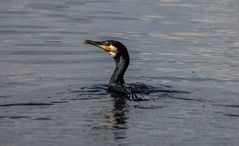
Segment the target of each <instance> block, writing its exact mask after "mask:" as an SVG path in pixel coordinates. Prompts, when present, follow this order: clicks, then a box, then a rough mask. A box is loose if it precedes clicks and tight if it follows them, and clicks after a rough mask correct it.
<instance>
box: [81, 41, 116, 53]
mask: <svg viewBox="0 0 239 146" xmlns="http://www.w3.org/2000/svg"><path fill="white" fill-rule="evenodd" d="M84 44H90V45H93V46H96V47H99V48H101V49H103V50H104V51H105V52H111V51H112V48H111V47H110V45H111V44H110V43H109V42H107V41H106V42H104V41H103V42H100V41H92V40H85V42H84Z"/></svg>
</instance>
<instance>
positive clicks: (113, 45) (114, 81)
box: [84, 40, 149, 97]
mask: <svg viewBox="0 0 239 146" xmlns="http://www.w3.org/2000/svg"><path fill="white" fill-rule="evenodd" d="M84 43H85V44H91V45H93V46H96V47H99V48H101V49H103V50H104V51H105V52H107V53H108V54H109V55H111V56H112V57H113V59H114V60H115V69H114V72H113V74H112V75H111V78H110V81H109V84H108V92H110V93H111V94H112V95H114V96H131V97H135V96H136V94H149V88H148V87H147V86H146V85H145V84H141V83H136V84H126V83H125V81H124V74H125V71H126V70H127V68H128V66H129V63H130V57H129V53H128V50H127V48H126V47H125V46H124V45H123V44H122V43H120V42H118V41H114V40H107V41H92V40H85V42H84Z"/></svg>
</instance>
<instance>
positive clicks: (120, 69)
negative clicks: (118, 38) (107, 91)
mask: <svg viewBox="0 0 239 146" xmlns="http://www.w3.org/2000/svg"><path fill="white" fill-rule="evenodd" d="M114 60H115V70H114V72H113V74H112V76H111V78H110V82H109V85H112V84H114V83H116V84H124V83H125V82H124V73H125V71H126V69H127V68H128V65H129V60H130V59H129V55H128V52H127V54H125V55H123V56H116V57H115V58H114Z"/></svg>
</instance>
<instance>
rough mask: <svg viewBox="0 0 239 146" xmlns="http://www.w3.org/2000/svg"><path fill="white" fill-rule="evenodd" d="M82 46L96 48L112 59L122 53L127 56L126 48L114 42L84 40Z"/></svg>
mask: <svg viewBox="0 0 239 146" xmlns="http://www.w3.org/2000/svg"><path fill="white" fill-rule="evenodd" d="M84 44H90V45H93V46H96V47H98V48H101V49H103V50H104V51H105V52H106V53H108V54H109V55H110V56H111V57H113V58H115V57H116V56H119V55H121V54H124V53H127V54H128V51H127V49H126V47H125V46H124V45H123V44H122V43H120V42H118V41H114V40H106V41H92V40H85V42H84Z"/></svg>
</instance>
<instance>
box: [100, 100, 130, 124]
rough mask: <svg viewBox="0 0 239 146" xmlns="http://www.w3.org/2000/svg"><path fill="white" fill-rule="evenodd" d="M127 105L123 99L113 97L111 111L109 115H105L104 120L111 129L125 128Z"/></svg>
mask: <svg viewBox="0 0 239 146" xmlns="http://www.w3.org/2000/svg"><path fill="white" fill-rule="evenodd" d="M126 108H127V104H126V100H125V98H122V97H115V98H114V99H113V109H112V113H111V114H110V115H106V116H105V118H106V119H107V121H109V122H110V123H111V124H112V125H111V126H112V128H116V129H122V128H126V120H127V118H128V117H127V109H126Z"/></svg>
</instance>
